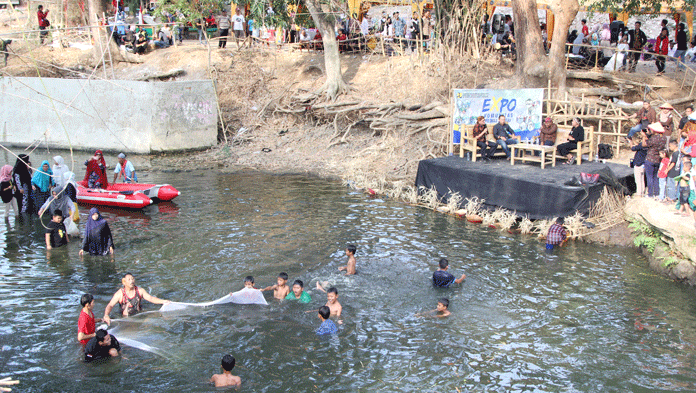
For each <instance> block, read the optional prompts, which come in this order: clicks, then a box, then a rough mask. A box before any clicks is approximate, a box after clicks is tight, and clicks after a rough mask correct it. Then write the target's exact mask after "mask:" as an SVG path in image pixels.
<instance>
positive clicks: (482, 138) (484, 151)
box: [472, 116, 498, 161]
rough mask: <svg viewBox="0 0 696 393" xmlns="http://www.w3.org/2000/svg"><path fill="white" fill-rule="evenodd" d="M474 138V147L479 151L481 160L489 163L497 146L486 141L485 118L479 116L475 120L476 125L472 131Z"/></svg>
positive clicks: (486, 128)
mask: <svg viewBox="0 0 696 393" xmlns="http://www.w3.org/2000/svg"><path fill="white" fill-rule="evenodd" d="M472 133H473V135H474V138H476V145H477V146H478V147H479V148H480V149H481V158H483V159H484V160H486V161H490V160H491V158H492V157H493V155H494V154H495V149H496V148H497V147H498V144H497V143H495V142H491V141H489V140H488V139H487V136H488V127H486V118H485V117H483V116H479V117H478V118H477V119H476V124H475V125H474V128H473V130H472Z"/></svg>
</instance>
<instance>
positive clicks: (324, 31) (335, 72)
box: [305, 0, 348, 101]
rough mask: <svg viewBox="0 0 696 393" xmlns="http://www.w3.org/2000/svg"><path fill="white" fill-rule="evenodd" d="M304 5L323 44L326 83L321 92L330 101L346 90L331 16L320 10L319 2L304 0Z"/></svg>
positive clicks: (326, 11) (316, 0)
mask: <svg viewBox="0 0 696 393" xmlns="http://www.w3.org/2000/svg"><path fill="white" fill-rule="evenodd" d="M305 5H306V6H307V9H308V10H309V13H310V14H311V15H312V19H313V20H314V24H316V25H317V28H318V29H319V32H320V33H321V39H322V42H323V44H324V68H325V69H326V82H325V83H324V86H323V87H322V92H324V93H325V94H326V96H327V97H328V98H329V99H331V100H332V101H333V100H335V99H336V97H337V96H339V95H340V94H343V93H345V92H346V91H347V90H348V86H347V85H346V82H344V81H343V75H342V74H341V57H340V56H339V53H338V42H337V41H336V31H335V30H334V23H333V21H332V20H331V19H330V18H331V16H330V15H331V14H330V13H328V9H327V10H322V9H321V5H320V3H319V0H306V1H305Z"/></svg>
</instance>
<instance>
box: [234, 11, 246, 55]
mask: <svg viewBox="0 0 696 393" xmlns="http://www.w3.org/2000/svg"><path fill="white" fill-rule="evenodd" d="M232 29H233V31H234V40H235V41H236V42H237V49H239V40H244V16H243V15H242V10H241V9H240V8H237V13H236V14H235V15H234V16H233V17H232Z"/></svg>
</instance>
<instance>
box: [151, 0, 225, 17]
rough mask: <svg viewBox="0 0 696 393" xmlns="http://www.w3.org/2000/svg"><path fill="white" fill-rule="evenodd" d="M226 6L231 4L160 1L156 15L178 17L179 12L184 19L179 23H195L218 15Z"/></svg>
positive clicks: (205, 0) (201, 0) (202, 0)
mask: <svg viewBox="0 0 696 393" xmlns="http://www.w3.org/2000/svg"><path fill="white" fill-rule="evenodd" d="M226 4H229V3H228V2H226V1H220V0H160V1H159V2H158V3H157V8H155V15H157V16H159V17H163V16H164V14H165V12H167V13H169V14H171V15H176V14H177V11H181V13H182V14H183V15H184V19H183V20H179V22H195V21H197V20H200V19H201V18H203V17H206V16H208V15H210V13H211V12H212V13H214V14H215V15H217V14H218V13H219V12H220V11H222V10H223V7H224V6H225V5H226Z"/></svg>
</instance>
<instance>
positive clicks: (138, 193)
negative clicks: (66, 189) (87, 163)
mask: <svg viewBox="0 0 696 393" xmlns="http://www.w3.org/2000/svg"><path fill="white" fill-rule="evenodd" d="M180 194H181V193H180V192H179V191H178V190H177V189H176V188H174V187H172V186H171V185H169V184H143V183H116V184H109V187H108V188H107V189H105V190H102V189H95V188H87V182H86V181H81V182H77V201H78V202H79V203H85V204H90V205H101V206H114V207H125V208H129V209H142V208H144V207H145V206H149V205H151V204H152V203H154V202H159V201H171V200H172V199H174V198H176V197H177V196H179V195H180Z"/></svg>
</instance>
